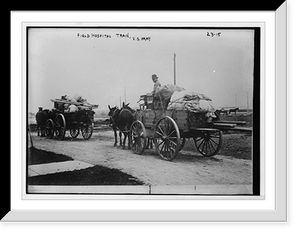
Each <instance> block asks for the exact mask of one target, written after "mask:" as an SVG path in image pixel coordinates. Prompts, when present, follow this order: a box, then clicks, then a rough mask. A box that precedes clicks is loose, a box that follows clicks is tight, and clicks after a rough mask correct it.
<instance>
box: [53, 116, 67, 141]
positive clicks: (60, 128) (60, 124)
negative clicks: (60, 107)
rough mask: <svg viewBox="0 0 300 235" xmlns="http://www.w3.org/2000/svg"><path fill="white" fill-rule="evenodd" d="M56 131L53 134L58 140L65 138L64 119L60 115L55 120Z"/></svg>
mask: <svg viewBox="0 0 300 235" xmlns="http://www.w3.org/2000/svg"><path fill="white" fill-rule="evenodd" d="M55 124H56V130H55V134H56V136H57V138H58V139H59V140H62V139H63V138H65V134H66V119H65V117H64V115H62V114H61V113H60V114H58V115H57V116H56V118H55Z"/></svg>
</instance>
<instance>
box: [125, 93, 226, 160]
mask: <svg viewBox="0 0 300 235" xmlns="http://www.w3.org/2000/svg"><path fill="white" fill-rule="evenodd" d="M140 101H141V103H140V109H139V110H138V111H137V120H136V121H135V122H134V123H133V124H132V126H131V129H130V140H131V149H132V150H133V151H134V152H135V153H137V154H142V153H143V152H144V150H145V149H146V147H147V145H148V141H149V140H150V141H151V140H152V141H153V142H154V145H155V148H156V151H157V153H158V154H159V156H160V157H161V158H163V159H165V160H169V161H170V160H173V159H174V158H175V157H176V156H177V154H178V153H179V151H180V150H181V149H182V148H183V147H184V144H185V141H186V139H187V138H192V139H193V140H194V143H195V147H196V148H197V150H198V152H199V153H200V154H201V155H203V156H213V155H215V154H217V153H218V151H219V150H220V148H221V145H222V141H223V135H222V131H221V130H220V129H219V128H216V127H215V125H214V121H216V120H218V117H217V116H216V115H215V113H214V111H215V110H214V109H213V107H212V105H211V103H210V102H211V99H209V98H208V97H206V96H205V95H203V94H197V93H187V92H185V91H182V92H178V93H177V92H176V93H174V94H173V95H172V98H171V97H168V98H166V99H162V98H155V97H154V96H153V95H152V94H149V95H143V96H141V97H140Z"/></svg>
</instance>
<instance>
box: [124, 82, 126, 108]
mask: <svg viewBox="0 0 300 235" xmlns="http://www.w3.org/2000/svg"><path fill="white" fill-rule="evenodd" d="M124 102H125V104H126V87H125V86H124Z"/></svg>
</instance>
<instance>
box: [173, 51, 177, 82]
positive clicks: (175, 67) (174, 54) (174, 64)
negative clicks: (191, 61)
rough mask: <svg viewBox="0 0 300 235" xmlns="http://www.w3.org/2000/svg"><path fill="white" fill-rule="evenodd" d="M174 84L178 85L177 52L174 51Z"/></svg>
mask: <svg viewBox="0 0 300 235" xmlns="http://www.w3.org/2000/svg"><path fill="white" fill-rule="evenodd" d="M173 60H174V85H176V54H175V53H174V59H173Z"/></svg>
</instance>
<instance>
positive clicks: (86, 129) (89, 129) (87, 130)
mask: <svg viewBox="0 0 300 235" xmlns="http://www.w3.org/2000/svg"><path fill="white" fill-rule="evenodd" d="M93 126H94V124H93V123H87V124H85V125H83V126H82V127H81V134H82V137H83V138H84V139H85V140H88V139H89V138H91V136H92V134H93Z"/></svg>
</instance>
